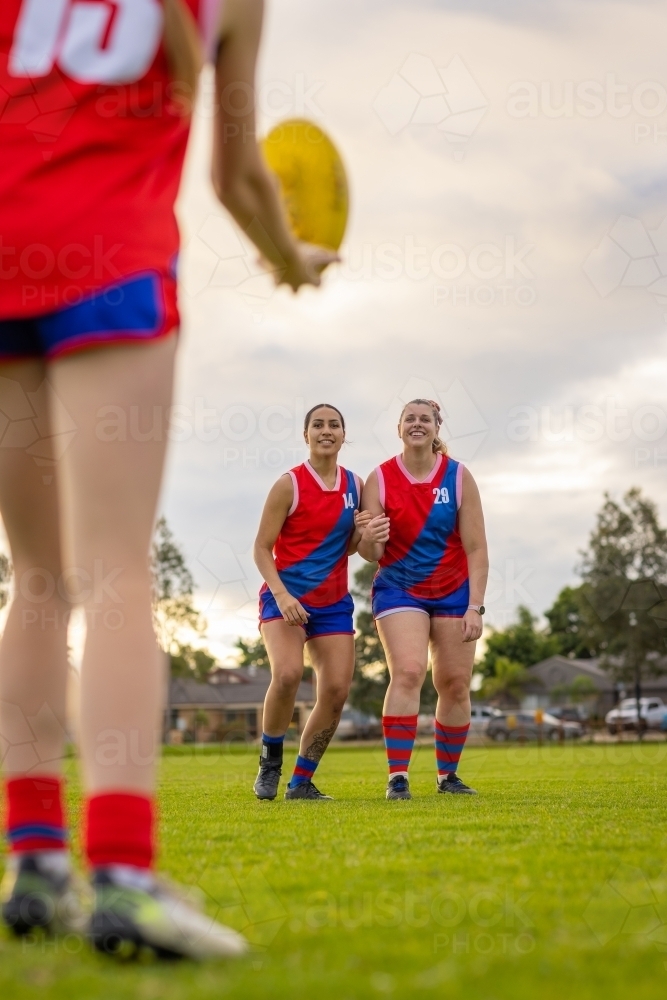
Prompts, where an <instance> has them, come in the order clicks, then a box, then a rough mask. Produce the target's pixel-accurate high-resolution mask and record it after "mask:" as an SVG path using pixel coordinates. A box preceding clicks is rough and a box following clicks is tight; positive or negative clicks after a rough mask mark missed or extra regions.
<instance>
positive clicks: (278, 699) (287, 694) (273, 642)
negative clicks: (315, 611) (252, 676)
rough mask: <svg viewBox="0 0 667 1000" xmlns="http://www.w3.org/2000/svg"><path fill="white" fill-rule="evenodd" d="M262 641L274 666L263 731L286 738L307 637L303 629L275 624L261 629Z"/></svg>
mask: <svg viewBox="0 0 667 1000" xmlns="http://www.w3.org/2000/svg"><path fill="white" fill-rule="evenodd" d="M262 638H263V639H264V643H265V645H266V651H267V653H268V654H269V662H270V664H271V684H270V685H269V690H268V691H267V692H266V698H265V699H264V715H263V722H262V729H263V731H264V732H265V733H266V735H267V736H284V735H285V733H286V732H287V727H288V726H289V724H290V722H291V721H292V716H293V715H294V702H295V700H296V693H297V690H298V687H299V684H300V683H301V678H302V677H303V644H304V642H305V640H306V636H305V632H304V631H303V629H302V628H299V627H297V626H295V625H288V624H287V622H285V621H278V620H276V621H272V622H266V623H265V624H263V625H262Z"/></svg>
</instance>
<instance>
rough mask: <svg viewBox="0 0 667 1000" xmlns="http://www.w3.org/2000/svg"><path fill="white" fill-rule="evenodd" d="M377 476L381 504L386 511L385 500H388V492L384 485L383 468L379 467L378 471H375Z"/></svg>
mask: <svg viewBox="0 0 667 1000" xmlns="http://www.w3.org/2000/svg"><path fill="white" fill-rule="evenodd" d="M375 475H376V476H377V477H378V491H379V493H380V503H381V504H382V508H383V509H384V506H385V500H386V499H387V490H386V487H385V485H384V472H383V471H382V466H380V465H378V467H377V469H376V470H375Z"/></svg>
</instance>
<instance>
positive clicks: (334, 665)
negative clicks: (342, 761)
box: [299, 635, 354, 762]
mask: <svg viewBox="0 0 667 1000" xmlns="http://www.w3.org/2000/svg"><path fill="white" fill-rule="evenodd" d="M308 648H309V651H310V655H311V658H312V661H313V666H314V668H315V673H316V675H317V701H316V703H315V708H314V709H313V711H312V712H311V714H310V718H309V719H308V722H307V723H306V726H305V729H304V731H303V733H302V734H301V746H300V747H299V754H300V755H301V756H302V757H307V758H308V760H314V761H317V762H319V761H320V760H321V759H322V755H323V754H324V751H325V750H326V748H327V747H328V746H329V743H330V742H331V738H332V737H333V735H334V733H335V732H336V729H337V728H338V723H339V722H340V716H341V712H342V711H343V706H344V704H345V702H346V701H347V696H348V694H349V693H350V684H351V683H352V675H353V674H354V636H352V635H323V636H319V637H316V638H314V639H311V640H310V641H309V645H308Z"/></svg>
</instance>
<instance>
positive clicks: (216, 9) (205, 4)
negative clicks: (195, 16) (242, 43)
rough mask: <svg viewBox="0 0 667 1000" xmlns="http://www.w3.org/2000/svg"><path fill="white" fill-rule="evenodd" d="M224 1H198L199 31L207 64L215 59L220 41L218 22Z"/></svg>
mask: <svg viewBox="0 0 667 1000" xmlns="http://www.w3.org/2000/svg"><path fill="white" fill-rule="evenodd" d="M223 3H224V0H199V29H200V31H201V37H202V43H203V45H204V58H205V59H206V60H207V62H212V61H213V60H214V59H215V54H216V49H217V47H218V42H219V41H220V20H221V13H222V5H223Z"/></svg>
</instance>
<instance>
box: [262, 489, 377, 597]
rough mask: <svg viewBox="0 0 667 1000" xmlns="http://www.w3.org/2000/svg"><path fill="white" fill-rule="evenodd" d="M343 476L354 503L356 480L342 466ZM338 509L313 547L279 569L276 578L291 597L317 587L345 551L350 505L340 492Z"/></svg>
mask: <svg viewBox="0 0 667 1000" xmlns="http://www.w3.org/2000/svg"><path fill="white" fill-rule="evenodd" d="M344 472H345V474H346V476H347V486H346V489H345V491H344V492H345V493H351V494H352V498H353V500H354V507H357V506H358V505H359V496H358V494H357V483H356V480H355V478H354V476H353V475H352V473H351V472H348V471H347V469H345V470H344ZM339 495H340V497H341V505H342V510H341V512H340V516H339V518H338V520H337V521H336V523H335V524H334V526H333V528H332V529H331V531H330V532H329V534H328V535H327V537H326V538H325V539H323V540H322V542H320V544H319V545H318V546H317V548H315V549H313V551H312V552H310V553H309V554H308V555H307V556H306V558H305V559H301V560H300V561H299V562H297V563H294V564H293V565H292V566H288V567H287V569H281V570H280V572H279V576H280V579H281V580H282V582H283V583H284V584H285V586H286V587H287V589H288V591H289V592H290V594H292V596H293V597H296V598H300V597H303V595H304V594H309V593H310V592H311V590H315V589H316V587H319V586H320V585H321V584H322V583H324V581H325V580H326V579H327V577H328V576H330V575H331V573H332V572H333V570H334V569H335V567H336V566H337V565H338V563H339V562H340V560H341V559H342V557H343V555H344V554H345V552H346V551H347V546H348V544H349V540H350V535H351V534H352V532H353V530H354V507H345V505H344V503H343V494H339Z"/></svg>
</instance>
